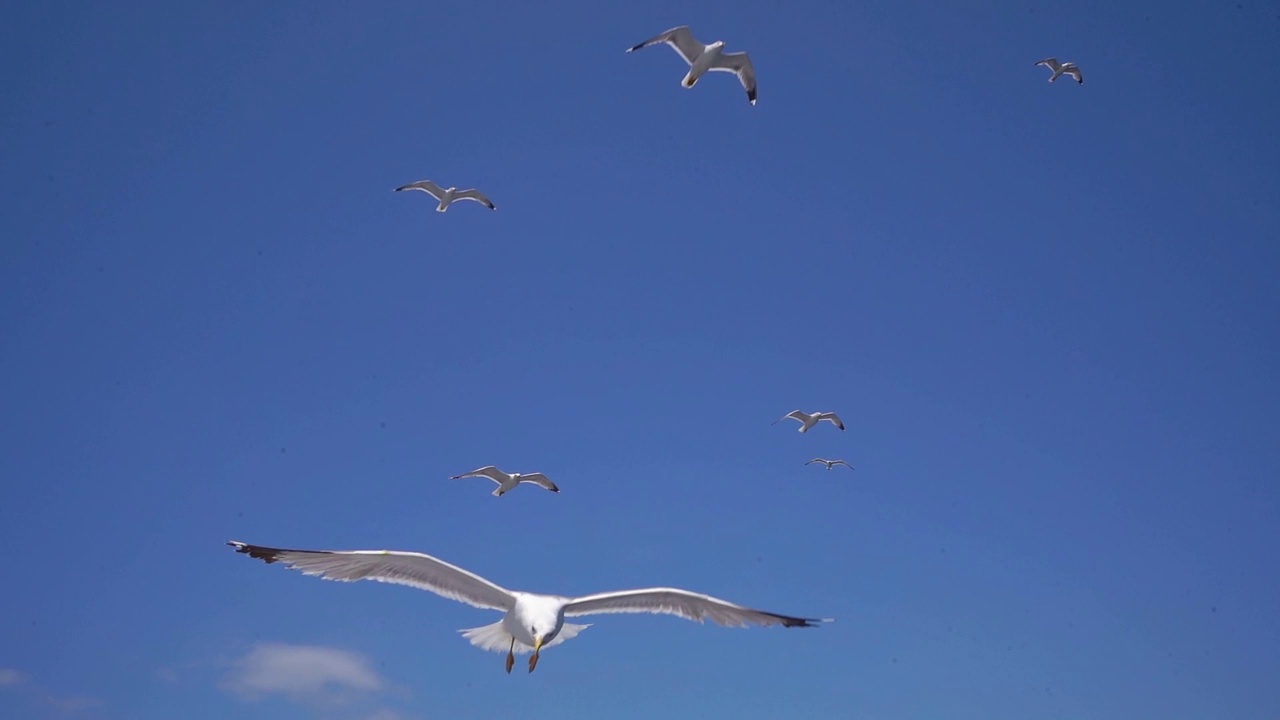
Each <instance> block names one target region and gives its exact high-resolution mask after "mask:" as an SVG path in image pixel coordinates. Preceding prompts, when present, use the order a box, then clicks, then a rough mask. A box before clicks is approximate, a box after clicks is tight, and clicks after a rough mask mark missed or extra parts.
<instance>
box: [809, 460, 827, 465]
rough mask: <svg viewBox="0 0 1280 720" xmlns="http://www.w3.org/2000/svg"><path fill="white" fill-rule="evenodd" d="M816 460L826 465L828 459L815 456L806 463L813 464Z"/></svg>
mask: <svg viewBox="0 0 1280 720" xmlns="http://www.w3.org/2000/svg"><path fill="white" fill-rule="evenodd" d="M816 462H820V463H822V464H824V465H825V464H826V462H827V461H826V460H824V459H822V458H814V459H812V460H810V461H809V462H807V463H805V465H812V464H814V463H816Z"/></svg>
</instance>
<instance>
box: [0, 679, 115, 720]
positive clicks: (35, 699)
mask: <svg viewBox="0 0 1280 720" xmlns="http://www.w3.org/2000/svg"><path fill="white" fill-rule="evenodd" d="M0 688H6V689H12V690H13V691H15V692H18V693H20V694H21V695H24V696H26V698H27V700H26V702H29V703H34V704H36V705H37V706H38V705H43V706H45V707H46V708H52V709H53V710H55V711H56V712H57V713H58V714H60V715H61V714H67V713H74V712H76V711H78V710H84V709H86V708H91V707H101V706H102V701H101V700H98V699H96V698H89V697H61V696H58V695H54V694H53V693H50V692H48V691H47V690H45V689H44V688H42V687H39V686H38V685H36V683H34V682H32V680H31V676H30V675H27V674H26V673H24V672H22V671H21V670H15V669H14V668H0Z"/></svg>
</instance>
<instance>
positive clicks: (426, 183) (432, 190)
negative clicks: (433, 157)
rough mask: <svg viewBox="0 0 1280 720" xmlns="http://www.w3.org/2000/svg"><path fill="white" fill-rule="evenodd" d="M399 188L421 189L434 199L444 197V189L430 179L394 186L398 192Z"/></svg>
mask: <svg viewBox="0 0 1280 720" xmlns="http://www.w3.org/2000/svg"><path fill="white" fill-rule="evenodd" d="M401 190H421V191H422V192H424V193H426V194H428V195H430V196H431V197H433V198H435V199H436V200H442V199H444V189H443V188H441V187H440V186H439V185H437V184H435V183H433V182H431V181H430V180H419V181H418V182H415V183H409V184H408V185H401V186H400V187H398V188H396V192H400V191H401Z"/></svg>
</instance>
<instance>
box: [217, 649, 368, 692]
mask: <svg viewBox="0 0 1280 720" xmlns="http://www.w3.org/2000/svg"><path fill="white" fill-rule="evenodd" d="M223 686H224V687H225V688H227V689H228V690H231V691H232V692H234V693H235V694H237V695H239V696H240V697H242V698H244V699H246V700H257V699H259V698H262V697H264V696H267V695H272V694H278V695H285V696H287V697H289V698H290V699H292V700H296V701H306V700H324V701H333V700H334V699H335V696H339V697H340V696H342V695H343V694H350V693H352V692H355V693H366V694H367V693H374V692H377V691H379V690H382V689H383V688H384V687H385V686H386V682H385V681H384V680H383V679H382V678H381V677H380V676H379V675H378V673H377V672H375V671H374V670H373V667H372V665H371V664H370V662H369V660H368V659H367V658H366V657H364V656H363V655H360V654H359V653H354V652H351V651H349V650H340V649H338V648H331V647H324V646H320V645H289V644H286V643H258V644H257V645H256V646H254V647H253V649H252V650H250V651H249V652H248V654H246V655H245V656H244V657H242V658H240V659H239V660H237V661H236V662H235V665H234V667H233V668H232V671H231V673H230V674H229V675H227V677H226V679H225V680H224V683H223Z"/></svg>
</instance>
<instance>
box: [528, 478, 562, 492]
mask: <svg viewBox="0 0 1280 720" xmlns="http://www.w3.org/2000/svg"><path fill="white" fill-rule="evenodd" d="M520 482H527V483H533V484H534V485H537V486H538V487H540V488H546V489H547V490H550V491H551V492H553V493H558V492H560V488H558V487H556V484H555V483H553V482H551V478H549V477H547V476H546V475H543V474H542V473H529V474H528V475H521V476H520Z"/></svg>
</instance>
